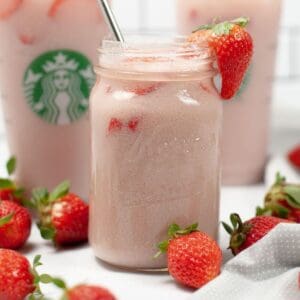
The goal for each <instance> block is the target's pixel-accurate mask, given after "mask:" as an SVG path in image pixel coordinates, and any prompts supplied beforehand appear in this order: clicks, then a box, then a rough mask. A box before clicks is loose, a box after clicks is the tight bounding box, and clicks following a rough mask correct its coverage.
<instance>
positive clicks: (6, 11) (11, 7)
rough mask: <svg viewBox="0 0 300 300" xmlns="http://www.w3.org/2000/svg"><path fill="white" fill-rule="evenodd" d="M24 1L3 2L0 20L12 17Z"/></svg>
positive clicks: (0, 4) (0, 3) (0, 8)
mask: <svg viewBox="0 0 300 300" xmlns="http://www.w3.org/2000/svg"><path fill="white" fill-rule="evenodd" d="M22 2H23V0H1V1H0V20H1V19H6V18H8V17H10V16H11V15H12V14H13V13H14V12H15V11H16V10H17V9H18V8H19V6H20V5H21V4H22Z"/></svg>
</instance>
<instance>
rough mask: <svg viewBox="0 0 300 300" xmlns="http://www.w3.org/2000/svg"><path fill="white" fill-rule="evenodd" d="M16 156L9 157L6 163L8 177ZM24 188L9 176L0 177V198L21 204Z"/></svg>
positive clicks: (11, 172) (13, 166)
mask: <svg viewBox="0 0 300 300" xmlns="http://www.w3.org/2000/svg"><path fill="white" fill-rule="evenodd" d="M16 162H17V161H16V158H15V157H11V158H10V159H9V160H8V162H7V163H6V170H7V173H8V176H9V177H10V176H11V175H12V174H13V173H14V171H15V169H16ZM23 193H24V190H23V188H20V187H18V186H17V185H16V183H15V182H14V181H13V180H12V179H11V178H0V200H8V201H12V202H15V203H17V204H23V202H24V201H25V200H24V197H23Z"/></svg>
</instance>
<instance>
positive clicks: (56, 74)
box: [24, 50, 95, 125]
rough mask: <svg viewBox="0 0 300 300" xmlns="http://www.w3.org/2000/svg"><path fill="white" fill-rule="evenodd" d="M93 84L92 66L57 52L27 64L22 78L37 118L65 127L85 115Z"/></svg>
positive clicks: (71, 53) (78, 55) (78, 56)
mask: <svg viewBox="0 0 300 300" xmlns="http://www.w3.org/2000/svg"><path fill="white" fill-rule="evenodd" d="M94 82H95V74H94V72H93V68H92V64H91V63H90V61H89V60H88V59H87V58H86V57H85V56H84V55H82V54H81V53H78V52H75V51H71V50H56V51H50V52H47V53H44V54H43V55H41V56H39V57H38V58H36V59H35V60H34V61H33V62H32V63H31V64H30V66H29V67H28V69H27V70H26V72H25V76H24V92H25V97H26V100H27V103H28V104H29V106H30V108H31V110H32V111H33V112H34V113H35V114H36V115H38V116H39V117H40V118H42V119H43V120H44V121H46V122H48V123H50V124H59V125H64V124H70V123H72V122H75V121H76V120H78V119H80V118H81V117H82V116H83V115H84V114H85V113H86V112H87V110H88V104H89V102H88V99H89V94H90V90H91V88H92V86H93V84H94Z"/></svg>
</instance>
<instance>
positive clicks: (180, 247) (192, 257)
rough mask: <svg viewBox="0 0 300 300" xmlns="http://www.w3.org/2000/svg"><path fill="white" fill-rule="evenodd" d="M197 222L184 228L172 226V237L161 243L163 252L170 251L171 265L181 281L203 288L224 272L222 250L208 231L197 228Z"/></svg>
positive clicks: (169, 263) (171, 271)
mask: <svg viewBox="0 0 300 300" xmlns="http://www.w3.org/2000/svg"><path fill="white" fill-rule="evenodd" d="M197 227H198V225H197V224H194V225H192V226H190V227H187V228H186V229H183V230H182V229H180V227H179V226H178V225H177V224H173V225H171V226H170V227H169V230H168V235H169V238H170V239H169V240H168V241H164V242H162V243H160V244H159V245H158V247H159V249H160V252H159V253H158V254H157V255H159V254H160V253H161V252H167V256H168V268H169V273H170V274H171V276H172V277H173V278H174V279H175V280H176V281H178V282H180V283H182V284H184V285H186V286H189V287H193V288H200V287H201V286H203V285H205V284H206V283H208V282H209V281H211V280H212V279H214V278H215V277H217V276H218V275H219V274H220V269H221V263H222V251H221V249H220V247H219V246H218V244H217V243H216V242H215V241H214V240H213V239H212V238H211V237H209V236H208V235H207V234H205V233H203V232H200V231H197Z"/></svg>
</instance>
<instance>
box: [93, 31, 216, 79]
mask: <svg viewBox="0 0 300 300" xmlns="http://www.w3.org/2000/svg"><path fill="white" fill-rule="evenodd" d="M98 53H99V65H98V66H97V67H96V69H95V71H96V73H100V74H101V75H105V76H107V75H109V74H108V73H109V72H113V73H119V74H121V73H123V75H124V74H127V75H128V74H129V73H130V74H135V75H141V74H144V75H147V76H149V75H150V77H151V74H152V75H153V74H154V73H156V74H158V73H159V74H160V75H163V74H168V76H170V74H171V73H173V74H174V75H177V76H178V75H179V74H181V75H183V76H184V77H188V76H189V75H190V76H195V75H196V74H198V76H200V75H202V76H204V75H205V77H212V76H214V75H215V73H216V69H215V68H214V62H215V60H216V58H215V55H214V53H213V52H212V51H211V49H210V48H209V47H208V44H207V42H206V40H204V39H203V41H199V43H197V45H195V44H191V43H188V41H187V37H185V36H175V37H167V38H165V37H158V36H129V37H128V38H127V39H126V42H118V41H115V40H112V39H104V40H103V42H102V46H101V47H100V48H99V49H98ZM104 73H105V74H104ZM200 73H201V74H200Z"/></svg>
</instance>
